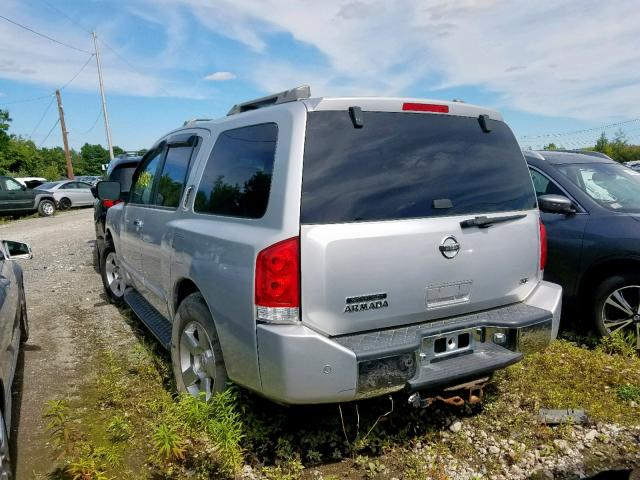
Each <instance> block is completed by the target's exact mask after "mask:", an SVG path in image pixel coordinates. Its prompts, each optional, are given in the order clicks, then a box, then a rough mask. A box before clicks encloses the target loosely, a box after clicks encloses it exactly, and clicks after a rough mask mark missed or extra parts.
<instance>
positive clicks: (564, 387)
mask: <svg viewBox="0 0 640 480" xmlns="http://www.w3.org/2000/svg"><path fill="white" fill-rule="evenodd" d="M101 352H102V353H101V358H100V364H101V367H100V375H99V376H96V377H95V378H94V380H93V381H92V382H91V383H90V384H87V385H85V386H84V387H83V388H84V389H85V391H84V392H83V394H82V395H81V397H80V398H78V399H72V400H68V401H67V400H56V401H52V402H50V403H49V405H48V407H47V409H46V412H45V416H46V417H47V420H48V423H49V429H50V433H51V436H52V445H53V447H54V449H55V453H54V455H55V458H56V459H57V460H56V461H57V462H58V470H57V471H56V475H58V477H53V478H66V479H71V478H81V479H86V480H90V479H101V478H118V479H127V478H141V477H140V472H145V474H144V475H143V476H142V478H183V477H185V476H187V475H188V476H189V477H190V478H194V479H205V478H220V479H224V478H228V479H232V478H237V477H238V475H239V473H240V471H241V469H242V468H243V466H244V465H246V464H249V465H251V466H252V467H253V470H254V472H255V474H256V475H258V478H264V479H267V480H276V479H278V480H295V479H297V478H301V477H306V478H316V477H313V476H311V473H310V472H312V471H315V469H317V468H319V469H321V470H323V471H324V470H325V469H329V470H330V469H331V468H334V467H331V466H330V465H329V464H331V463H335V462H341V463H338V465H339V468H338V472H337V476H338V477H339V478H344V476H345V474H346V475H348V476H349V478H363V479H364V478H391V477H393V476H396V477H403V478H407V479H418V478H436V479H445V478H448V477H447V475H446V472H447V470H448V468H449V467H448V465H450V463H451V462H452V461H454V462H455V461H459V462H465V463H466V464H468V465H471V466H473V468H475V469H477V471H478V472H481V473H478V475H489V476H491V475H492V474H494V473H496V472H498V471H499V468H500V466H499V465H498V464H497V463H496V462H495V461H494V459H492V458H489V457H487V456H486V455H482V454H481V453H479V452H478V450H477V448H476V444H477V442H475V443H474V442H471V441H470V440H469V439H468V438H466V437H464V436H460V435H453V434H450V433H449V432H448V430H447V428H446V426H447V425H448V422H449V421H450V420H449V419H450V417H451V416H452V415H456V416H458V417H466V418H465V420H464V421H465V428H466V429H468V428H471V429H472V431H475V432H480V431H484V432H485V433H486V434H487V435H490V436H491V437H493V438H495V439H496V441H504V442H507V441H509V440H512V441H515V442H517V444H516V446H515V447H513V448H512V450H513V459H512V460H513V461H514V462H516V461H517V460H518V459H519V458H521V457H522V456H523V455H526V452H527V449H528V448H529V447H533V446H536V447H540V445H542V446H543V451H545V452H547V453H546V454H549V455H553V454H554V453H556V449H555V447H554V444H553V440H554V439H557V438H570V435H571V426H562V427H560V428H555V429H552V428H550V427H546V426H544V425H540V424H539V423H538V422H537V420H536V413H537V411H538V409H539V408H542V407H544V408H584V409H585V410H586V412H587V414H588V415H589V416H590V417H591V418H592V419H593V420H594V421H606V422H615V423H618V424H621V425H640V415H639V411H638V410H637V409H633V408H631V407H630V402H631V401H638V397H639V396H640V359H639V358H638V357H637V355H635V353H633V352H632V351H629V350H628V349H625V348H624V347H623V346H622V345H621V344H618V343H616V342H615V341H614V342H613V343H611V342H609V341H607V342H605V343H603V344H600V345H598V346H597V347H596V348H586V347H584V346H579V345H577V344H576V343H573V342H569V341H566V340H560V341H557V342H554V343H553V344H552V345H551V346H550V347H549V348H548V349H547V351H546V352H544V353H538V354H534V355H531V356H529V357H527V358H526V359H525V360H524V361H523V362H521V363H519V364H517V365H514V366H512V367H510V368H509V369H507V370H505V371H501V372H498V373H497V374H496V375H495V378H494V381H493V382H492V384H491V386H490V388H488V390H487V394H486V398H485V401H484V402H483V405H482V407H476V408H470V407H465V408H463V409H462V410H460V409H456V408H450V407H446V406H439V407H436V408H431V409H426V410H416V409H413V408H412V407H410V406H408V404H407V403H406V395H402V394H398V395H396V396H394V397H392V398H391V397H384V398H380V399H374V400H368V401H363V402H359V403H351V404H343V405H340V406H338V405H324V406H310V407H282V406H278V405H275V404H273V403H271V402H268V401H266V400H264V399H261V398H259V397H257V396H255V395H253V394H250V393H248V392H246V391H245V390H243V389H240V388H237V387H231V388H230V389H228V390H227V391H225V392H224V394H222V395H219V396H216V397H214V399H213V400H211V401H209V402H203V401H199V400H198V399H194V398H192V397H190V396H186V395H177V394H175V393H174V391H175V387H174V385H173V380H172V376H171V369H170V364H169V359H168V357H167V355H166V354H165V353H164V352H160V351H159V350H157V347H156V346H155V344H153V343H146V342H144V341H143V342H142V343H140V344H138V345H136V346H135V348H133V349H132V350H130V351H126V352H122V351H113V350H110V349H109V348H107V347H106V346H103V347H102V348H101ZM417 445H421V446H422V447H421V449H417V448H416V446H417ZM482 472H483V473H482ZM331 473H332V474H333V473H336V472H331ZM324 478H331V475H329V474H328V473H327V475H326V476H325V477H324ZM478 478H480V477H478Z"/></svg>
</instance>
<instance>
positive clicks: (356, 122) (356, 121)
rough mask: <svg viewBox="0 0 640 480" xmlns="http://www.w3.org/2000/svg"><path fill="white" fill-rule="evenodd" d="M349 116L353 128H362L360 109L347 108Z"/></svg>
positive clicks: (362, 120)
mask: <svg viewBox="0 0 640 480" xmlns="http://www.w3.org/2000/svg"><path fill="white" fill-rule="evenodd" d="M349 116H350V117H351V122H352V123H353V128H362V127H363V126H364V119H363V118H362V109H361V108H360V107H349Z"/></svg>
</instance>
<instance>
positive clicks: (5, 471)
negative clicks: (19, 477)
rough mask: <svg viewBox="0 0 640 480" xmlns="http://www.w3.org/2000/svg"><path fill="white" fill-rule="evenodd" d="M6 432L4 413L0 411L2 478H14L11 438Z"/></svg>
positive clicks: (0, 470) (0, 478) (0, 476)
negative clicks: (10, 448) (10, 454)
mask: <svg viewBox="0 0 640 480" xmlns="http://www.w3.org/2000/svg"><path fill="white" fill-rule="evenodd" d="M6 432H7V431H6V429H5V425H4V420H3V418H2V413H0V480H10V479H11V478H12V476H11V460H10V458H9V439H8V438H7V434H6Z"/></svg>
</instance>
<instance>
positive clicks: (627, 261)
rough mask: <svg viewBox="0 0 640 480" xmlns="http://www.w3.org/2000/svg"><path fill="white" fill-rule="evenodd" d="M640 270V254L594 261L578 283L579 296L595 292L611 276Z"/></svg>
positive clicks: (582, 296)
mask: <svg viewBox="0 0 640 480" xmlns="http://www.w3.org/2000/svg"><path fill="white" fill-rule="evenodd" d="M638 271H640V256H637V255H630V256H626V257H612V258H607V259H603V260H601V261H599V262H597V263H594V264H593V265H591V266H590V267H589V269H587V270H586V271H585V272H584V273H583V274H582V275H581V276H580V281H579V285H578V297H580V298H584V296H585V295H589V294H591V293H593V291H594V290H595V289H596V288H597V286H598V285H599V284H600V283H601V282H603V281H604V280H606V279H607V278H609V277H612V276H614V275H616V274H620V273H637V272H638Z"/></svg>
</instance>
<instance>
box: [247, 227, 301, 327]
mask: <svg viewBox="0 0 640 480" xmlns="http://www.w3.org/2000/svg"><path fill="white" fill-rule="evenodd" d="M255 302H256V310H257V317H258V320H259V321H263V322H268V323H295V322H298V321H299V320H300V239H299V238H298V237H294V238H290V239H288V240H284V241H282V242H278V243H276V244H274V245H271V246H270V247H268V248H265V249H264V250H262V251H261V252H260V253H259V254H258V258H257V259H256V285H255Z"/></svg>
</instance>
